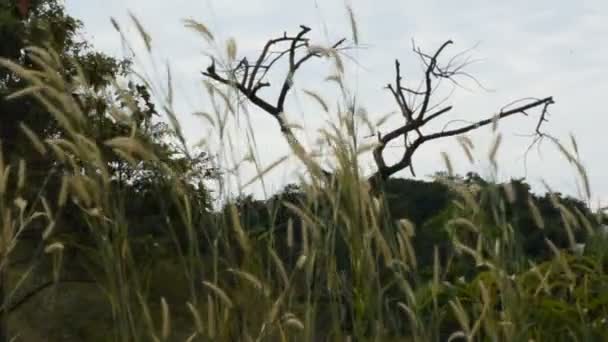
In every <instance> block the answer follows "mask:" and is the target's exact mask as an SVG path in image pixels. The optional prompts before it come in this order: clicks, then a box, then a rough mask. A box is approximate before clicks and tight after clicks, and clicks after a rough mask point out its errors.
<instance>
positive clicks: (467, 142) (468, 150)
mask: <svg viewBox="0 0 608 342" xmlns="http://www.w3.org/2000/svg"><path fill="white" fill-rule="evenodd" d="M456 140H457V141H458V144H459V145H460V147H462V150H463V151H464V153H465V154H466V156H467V159H468V160H469V162H470V163H471V164H474V163H475V158H473V152H472V150H473V142H472V141H471V139H470V138H469V137H467V136H465V135H461V136H458V137H456Z"/></svg>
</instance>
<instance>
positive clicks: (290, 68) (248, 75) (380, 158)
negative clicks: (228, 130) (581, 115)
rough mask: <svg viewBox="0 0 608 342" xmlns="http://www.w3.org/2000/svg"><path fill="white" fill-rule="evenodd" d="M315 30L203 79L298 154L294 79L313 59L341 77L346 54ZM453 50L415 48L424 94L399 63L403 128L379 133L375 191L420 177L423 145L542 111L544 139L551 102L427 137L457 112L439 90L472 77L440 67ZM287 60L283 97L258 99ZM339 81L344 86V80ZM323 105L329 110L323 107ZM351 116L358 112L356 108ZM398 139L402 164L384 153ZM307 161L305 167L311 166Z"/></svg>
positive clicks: (451, 66) (459, 67)
mask: <svg viewBox="0 0 608 342" xmlns="http://www.w3.org/2000/svg"><path fill="white" fill-rule="evenodd" d="M310 30H311V29H310V28H308V27H306V26H300V31H299V32H298V33H297V34H295V35H289V34H287V33H285V34H284V35H283V36H280V37H276V38H273V39H270V40H268V41H267V42H266V44H265V45H264V47H263V49H262V52H261V53H260V54H259V55H258V57H257V58H256V59H255V62H254V63H250V62H249V60H248V59H247V58H246V57H243V58H242V59H240V60H239V62H238V63H236V62H234V61H236V60H237V59H236V58H234V57H235V56H232V57H233V58H232V60H233V62H231V63H229V64H230V65H228V66H226V67H225V68H223V69H222V70H221V69H220V68H219V67H218V66H217V65H216V59H217V58H214V59H213V60H212V63H211V65H210V66H209V67H208V68H207V69H206V71H204V72H203V73H202V74H203V75H204V76H205V77H207V78H209V79H211V80H214V81H217V82H219V83H221V84H224V85H226V86H228V87H230V88H232V89H235V90H236V91H238V92H239V93H240V94H242V95H243V96H244V97H245V98H246V99H248V100H249V101H250V102H251V103H253V104H254V105H255V106H257V107H259V108H260V109H262V110H263V111H265V112H266V113H268V114H269V115H271V116H272V117H274V118H275V119H276V121H277V123H278V125H279V129H280V130H281V132H282V133H283V135H284V136H285V138H286V139H287V141H288V143H289V144H290V145H291V146H292V148H295V149H298V150H303V148H302V145H301V144H300V143H299V142H298V139H297V137H296V136H295V134H294V133H293V131H292V129H291V127H290V126H289V124H288V123H287V122H286V119H285V117H284V114H283V113H284V110H285V101H286V98H287V96H288V94H289V92H290V90H291V89H292V87H293V81H294V78H295V76H296V74H297V73H298V71H300V70H301V68H302V66H303V65H304V64H306V63H308V62H309V61H310V60H312V59H313V58H322V57H325V58H333V59H335V60H336V64H337V66H338V69H339V70H338V71H339V72H340V71H341V69H342V68H343V66H342V61H341V58H340V54H341V52H342V51H343V50H344V49H345V48H346V47H344V44H345V41H346V40H345V39H341V40H339V41H337V42H336V43H335V44H333V45H331V46H330V47H327V48H324V47H319V46H318V45H314V44H312V43H311V42H310V39H309V38H307V37H306V35H307V34H308V33H309V32H310ZM452 44H453V42H452V41H451V40H448V41H446V42H445V43H443V44H442V45H441V46H440V47H439V48H438V49H437V50H436V51H435V52H434V53H433V54H427V53H425V52H423V51H422V50H421V49H420V48H418V47H416V46H414V47H413V51H414V54H415V55H416V56H418V58H419V59H420V61H421V62H422V64H423V65H424V69H425V71H424V75H423V86H422V89H421V90H418V89H414V88H411V87H409V86H407V85H405V84H404V82H403V76H402V75H401V67H400V62H399V61H398V60H396V61H395V81H394V83H392V84H389V85H388V86H387V89H388V90H389V91H390V93H391V95H392V97H393V98H394V100H395V102H396V104H397V106H398V109H399V111H400V113H401V115H402V116H403V125H401V126H399V127H395V128H393V129H391V130H389V131H388V132H386V133H382V132H380V131H378V132H377V145H376V147H375V148H374V149H373V157H374V161H375V164H376V171H375V172H374V173H373V174H372V175H371V176H370V177H369V181H370V183H371V185H372V186H374V188H377V186H378V185H379V184H380V183H382V182H384V181H385V180H387V179H388V178H389V177H390V176H392V175H394V174H395V173H397V172H399V171H401V170H404V169H406V168H409V169H410V170H411V172H412V174H414V175H415V172H414V168H413V160H414V159H413V158H414V154H415V152H416V151H418V150H419V148H420V147H421V146H422V145H423V144H424V143H427V142H431V141H433V140H436V139H440V138H445V137H453V136H459V135H462V134H464V133H467V132H469V131H473V130H476V129H478V128H480V127H483V126H487V125H490V124H492V123H495V122H497V121H499V120H502V119H506V118H508V117H511V116H515V115H527V113H528V111H530V110H532V109H535V108H541V114H540V117H539V121H538V125H537V127H536V133H537V134H539V135H540V134H542V133H541V132H540V125H541V123H542V122H543V121H545V116H546V115H547V110H548V107H549V105H551V104H553V98H552V97H545V98H538V99H533V100H526V101H525V103H524V104H521V105H518V106H513V105H514V104H517V103H519V101H518V102H514V103H513V105H510V106H506V107H503V108H502V109H501V110H500V111H499V112H498V113H497V114H495V115H493V116H491V117H488V118H487V119H483V120H479V121H476V122H473V123H470V124H467V125H463V126H461V127H458V128H453V129H443V130H441V131H431V132H428V133H427V132H424V131H425V130H426V129H427V128H428V127H429V123H430V122H431V121H434V120H436V119H437V118H439V117H442V116H444V115H446V114H448V113H449V112H451V111H452V109H453V106H451V105H448V106H444V105H442V102H443V101H439V102H437V101H436V100H435V99H434V95H435V94H436V90H437V88H438V86H439V85H440V84H441V82H442V81H448V82H452V83H454V84H458V81H457V77H458V76H467V77H470V76H469V75H468V74H466V73H465V71H464V67H465V66H466V65H467V62H466V61H465V62H462V63H458V57H459V55H456V56H455V57H452V58H451V59H450V60H449V61H448V62H447V63H441V61H440V57H443V54H444V52H445V50H446V49H447V48H448V47H449V46H450V45H452ZM229 50H230V49H229ZM232 51H234V49H232ZM285 59H287V62H286V63H284V64H286V65H287V67H286V68H287V70H286V72H284V74H285V75H286V76H285V77H284V79H283V81H282V83H281V85H280V86H279V88H278V89H279V90H278V94H279V95H278V97H277V98H276V100H275V101H270V100H266V99H264V98H262V97H261V96H260V95H259V92H260V90H261V89H264V88H266V87H270V86H271V84H270V82H268V80H267V79H266V76H267V74H268V72H269V71H270V70H271V69H274V68H278V66H279V65H281V63H279V61H282V60H285ZM334 78H336V79H337V80H338V81H339V82H340V80H339V75H338V76H337V77H334ZM314 97H315V98H316V99H317V100H318V101H321V100H320V97H319V96H314ZM321 102H322V103H323V105H324V106H325V107H326V105H325V104H324V102H323V101H321ZM521 102H523V100H522V101H521ZM352 110H353V111H354V108H353V109H352ZM399 139H400V140H401V141H403V142H404V146H403V153H402V155H401V158H400V159H399V160H398V161H397V162H395V163H393V164H389V163H388V162H387V161H386V159H385V157H384V150H385V149H386V147H387V146H388V144H389V143H391V142H393V141H397V140H399ZM304 161H305V162H306V160H304Z"/></svg>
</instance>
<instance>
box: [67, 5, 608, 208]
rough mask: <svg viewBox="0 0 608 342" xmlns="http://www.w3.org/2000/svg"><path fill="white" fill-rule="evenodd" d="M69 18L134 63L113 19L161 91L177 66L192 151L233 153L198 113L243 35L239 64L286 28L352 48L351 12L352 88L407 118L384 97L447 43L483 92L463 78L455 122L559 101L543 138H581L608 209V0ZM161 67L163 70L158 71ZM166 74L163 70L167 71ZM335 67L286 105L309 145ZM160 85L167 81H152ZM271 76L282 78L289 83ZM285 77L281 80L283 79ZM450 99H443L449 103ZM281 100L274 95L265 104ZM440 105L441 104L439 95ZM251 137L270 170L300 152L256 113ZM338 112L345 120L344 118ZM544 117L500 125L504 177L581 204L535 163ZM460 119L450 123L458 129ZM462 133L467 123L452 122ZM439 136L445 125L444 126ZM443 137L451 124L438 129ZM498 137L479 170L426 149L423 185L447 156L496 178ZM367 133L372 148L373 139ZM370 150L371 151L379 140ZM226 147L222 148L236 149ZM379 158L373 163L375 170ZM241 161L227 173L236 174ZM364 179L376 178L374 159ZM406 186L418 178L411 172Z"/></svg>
mask: <svg viewBox="0 0 608 342" xmlns="http://www.w3.org/2000/svg"><path fill="white" fill-rule="evenodd" d="M65 2H66V6H67V9H68V12H69V13H70V14H71V15H73V16H75V17H77V18H79V19H81V20H82V21H83V22H84V27H85V29H84V36H83V37H84V38H85V39H87V40H88V41H90V42H91V43H92V44H93V45H94V46H95V47H96V48H98V49H100V50H102V51H105V52H107V53H109V54H111V55H114V56H117V57H121V56H123V57H124V56H128V53H127V49H126V48H125V44H124V43H122V42H121V39H120V36H119V34H118V33H117V32H116V30H115V29H114V28H113V26H112V24H111V22H110V18H111V17H112V18H115V20H116V21H117V22H118V23H119V25H120V26H121V28H123V30H124V31H125V35H126V37H127V40H128V41H129V43H130V44H131V45H132V46H133V49H134V50H135V52H136V56H137V62H138V65H139V66H140V67H141V69H140V70H145V71H146V72H148V73H149V75H153V76H150V77H152V78H153V79H158V80H159V82H163V81H162V80H163V79H166V76H165V74H164V71H162V72H157V73H156V74H154V70H162V68H159V65H160V66H162V65H164V63H168V64H169V65H170V66H171V70H172V74H173V77H172V78H173V82H174V85H175V108H176V110H177V112H178V113H179V114H178V117H179V119H180V122H181V124H182V127H183V130H184V133H185V135H186V137H187V139H188V141H189V142H190V143H192V144H195V143H196V142H198V141H200V140H201V139H205V140H207V141H208V142H209V145H208V146H209V149H210V150H211V151H212V152H213V151H215V152H217V151H219V150H220V146H221V145H222V144H221V143H220V142H219V141H218V139H217V138H216V136H217V134H215V132H214V131H213V130H212V129H211V127H210V126H209V124H207V123H206V122H205V121H204V120H201V119H200V118H199V117H196V116H194V115H192V113H194V112H199V111H202V112H209V111H211V105H210V101H209V98H208V97H207V96H206V95H205V91H204V87H203V82H202V81H203V76H202V75H201V73H200V71H202V70H204V69H205V68H206V67H207V66H208V64H209V58H208V57H207V54H208V53H209V52H210V51H224V50H223V49H224V46H225V44H224V43H225V42H226V41H227V40H228V39H229V38H234V39H235V41H236V43H237V50H238V55H239V56H248V57H249V59H250V60H253V59H254V57H255V56H257V54H256V53H258V52H259V51H260V50H261V48H262V47H263V45H264V43H265V42H266V40H268V39H270V38H273V37H277V36H281V35H282V34H283V32H284V31H288V32H297V31H298V29H299V25H306V26H309V27H310V28H312V31H311V33H310V38H311V39H312V41H313V43H315V44H319V45H323V46H327V45H330V44H332V43H333V42H335V41H337V40H339V39H340V38H343V37H345V38H347V39H351V40H352V30H351V25H350V21H349V16H348V12H347V10H346V7H347V6H350V7H351V8H352V10H353V13H354V15H355V18H356V22H357V31H358V37H359V45H358V46H357V47H356V48H354V49H350V50H348V51H345V54H347V55H348V56H347V57H345V58H344V61H345V63H346V65H347V66H346V67H347V73H346V74H347V82H346V84H347V87H348V88H349V89H350V90H351V92H352V93H353V94H356V97H357V102H358V103H359V104H360V106H362V107H363V108H365V110H366V111H367V113H368V114H369V116H370V117H371V118H372V119H378V118H380V117H382V116H383V115H385V114H387V113H390V112H392V111H395V110H396V109H397V107H396V104H395V103H394V101H393V100H392V98H391V96H390V93H389V92H388V91H387V90H386V89H385V88H384V87H385V86H386V85H387V84H388V83H389V82H392V81H393V79H394V67H393V66H394V60H395V59H396V58H398V59H399V60H400V62H401V64H402V68H403V74H404V78H405V79H406V81H407V82H411V83H408V84H410V85H412V86H414V87H415V86H416V85H417V84H418V82H419V81H420V79H421V76H422V69H421V66H420V63H419V60H418V59H417V57H416V56H415V55H414V54H413V53H412V41H414V42H415V43H416V44H417V45H418V46H420V47H421V48H422V49H423V50H425V51H429V52H432V51H434V49H436V48H437V47H438V46H440V45H441V43H443V42H444V41H446V40H448V39H451V40H453V41H454V45H453V46H451V47H450V48H449V50H448V51H446V55H454V54H457V53H459V52H462V51H465V50H468V49H470V51H469V52H468V53H467V55H469V56H471V57H472V58H473V59H474V60H475V63H473V64H472V65H470V66H469V67H468V68H467V72H468V73H469V74H471V75H473V76H474V77H475V78H476V79H477V80H478V81H479V82H480V83H481V84H482V87H480V86H478V85H477V84H476V83H475V82H472V81H470V80H468V79H462V80H461V82H462V85H463V86H462V88H456V89H454V92H453V93H452V96H451V97H450V99H449V100H448V102H446V104H450V105H453V106H454V109H453V112H452V113H450V114H449V115H451V116H450V119H454V120H468V121H475V120H479V119H482V118H486V117H489V116H491V115H492V114H493V113H495V112H496V111H497V110H499V109H500V108H502V107H503V106H504V105H506V104H508V103H510V102H512V101H514V100H517V99H521V98H526V97H538V98H541V97H546V96H553V97H554V99H555V102H556V103H555V104H554V105H553V106H552V107H551V109H550V117H549V122H547V123H544V126H543V127H544V130H545V131H546V132H547V133H550V134H551V135H553V136H556V137H558V138H559V139H562V141H563V142H564V143H565V144H566V145H568V146H571V145H570V135H573V136H574V137H575V138H576V142H577V145H578V151H579V155H580V158H581V161H582V163H583V165H584V166H585V167H586V169H587V172H588V174H589V178H590V182H591V188H592V200H593V201H594V203H592V204H593V205H596V204H597V203H596V202H597V201H601V203H603V205H606V204H608V177H606V176H605V175H606V174H608V162H607V159H606V152H605V151H604V150H605V148H606V145H608V144H607V143H608V132H606V128H608V112H607V110H606V108H605V106H604V105H603V101H602V99H603V98H605V96H607V94H608V60H607V58H608V45H607V44H606V37H608V24H606V23H608V2H606V1H605V0H593V1H591V0H589V1H586V0H579V1H566V0H539V1H534V2H531V1H520V0H513V1H501V2H489V1H484V0H470V1H441V2H440V1H405V0H401V1H398V0H383V1H369V0H352V1H343V0H298V1H291V0H257V1H256V0H247V1H243V0H238V1H237V0H196V1H195V0H172V1H157V0H85V1H83V0H66V1H65ZM129 13H133V14H134V15H135V16H136V17H137V18H138V20H139V21H140V22H141V24H142V25H143V26H144V27H145V29H146V31H147V32H148V33H149V34H150V36H151V39H152V40H151V44H152V53H151V55H152V56H153V57H151V58H149V57H148V56H147V52H146V50H145V48H144V46H143V44H141V39H139V36H138V35H137V31H136V30H135V28H134V25H133V22H132V20H131V19H130V18H129ZM185 18H192V19H195V20H197V21H200V22H202V23H204V24H205V25H206V26H207V27H208V28H209V29H210V31H211V32H212V33H213V34H214V36H215V41H216V42H217V46H216V47H215V49H216V50H213V49H214V47H210V46H209V44H208V43H207V42H206V41H205V40H204V39H203V38H202V37H201V36H199V35H196V34H195V33H193V32H192V31H190V30H188V29H186V28H185V27H184V25H183V22H182V20H183V19H185ZM151 61H154V63H153V62H151ZM155 66H156V68H157V69H155ZM332 68H333V66H332V63H331V62H329V61H323V60H319V61H314V62H312V63H310V65H308V66H306V68H305V69H303V70H302V71H303V72H302V73H301V74H299V75H297V76H296V79H295V83H294V91H292V94H291V95H290V97H289V99H288V101H287V108H286V115H287V117H288V119H289V120H290V121H291V122H294V123H297V124H299V125H301V126H302V127H303V128H304V129H303V130H302V131H301V133H298V134H299V137H300V138H301V139H302V140H303V141H304V143H305V144H307V145H312V144H314V142H315V140H316V138H317V137H318V133H317V132H318V129H319V128H322V127H327V121H328V120H330V121H331V120H334V119H335V115H334V114H329V115H328V114H326V113H324V112H323V111H322V110H321V109H320V108H319V107H318V106H316V105H315V104H314V103H312V102H311V100H310V98H308V97H306V96H305V95H303V92H302V91H303V90H304V89H308V90H315V91H319V92H320V93H321V94H323V96H325V97H326V100H327V101H328V102H329V103H330V104H332V108H333V109H334V110H333V112H335V108H336V106H335V105H333V104H335V103H337V102H338V100H339V93H338V92H337V91H335V89H333V88H330V87H329V86H328V84H327V82H324V78H325V77H326V76H328V75H329V74H331V73H333V72H334V71H333V69H332ZM154 75H156V76H154ZM273 77H278V76H277V75H275V76H273ZM271 80H275V84H277V83H276V81H277V80H276V79H271ZM450 90H451V89H450V88H449V87H448V88H447V90H445V92H446V94H447V93H448V92H449V91H450ZM261 94H262V95H263V96H264V97H266V98H268V99H274V96H275V93H274V92H273V91H272V90H269V91H266V92H264V93H261ZM439 94H441V93H439ZM249 109H250V111H249V114H250V115H249V118H250V122H251V128H252V131H253V132H255V140H256V143H257V146H258V149H257V154H256V156H257V157H258V159H259V161H260V164H261V165H262V166H261V167H264V166H268V165H270V164H272V162H273V161H275V160H277V159H278V158H280V157H281V156H283V155H287V154H289V148H288V146H287V143H286V142H285V140H284V138H283V136H282V135H281V133H280V131H279V129H278V126H277V124H276V122H275V121H274V119H273V118H271V117H270V116H269V115H268V114H266V113H263V112H261V111H259V110H257V109H256V108H253V107H251V108H249ZM331 115H334V117H333V119H332V116H331ZM537 115H538V113H530V116H529V117H524V116H521V117H512V118H510V119H507V120H504V122H501V123H500V125H499V131H500V132H501V134H502V140H501V141H502V142H501V145H500V149H499V153H498V165H499V168H498V174H497V177H498V180H508V179H509V178H520V177H526V178H527V179H528V181H529V182H530V183H531V184H533V186H534V189H536V190H537V191H543V187H542V186H541V184H542V182H543V181H544V182H546V183H547V184H549V185H550V187H551V188H552V189H554V190H557V191H560V192H563V193H566V194H571V195H577V194H579V193H580V190H579V189H580V181H579V180H578V179H579V178H578V177H577V173H576V171H575V168H574V167H572V165H570V164H568V162H567V161H566V160H565V159H564V158H563V156H561V155H560V153H559V152H558V151H557V149H556V148H555V147H554V146H552V145H551V144H550V143H544V144H542V145H541V147H540V149H533V150H531V151H530V153H528V154H527V155H526V154H525V152H526V149H527V147H528V146H529V144H530V143H531V141H532V140H531V138H530V137H529V136H526V135H529V134H530V133H532V132H533V131H534V128H535V125H536V120H537V118H538V117H537ZM446 120H447V121H449V119H446ZM246 122H247V120H244V119H242V118H241V117H240V116H239V117H235V118H233V119H232V120H230V123H229V129H228V131H229V132H230V134H231V136H232V137H233V138H234V148H233V149H232V150H231V153H230V154H231V155H233V156H235V159H236V160H240V159H239V157H243V156H245V155H246V154H247V153H248V150H247V148H246V146H247V145H248V144H249V143H248V141H247V139H245V138H243V137H246V136H247V125H246ZM397 124H399V118H398V116H393V117H391V119H390V120H389V121H388V122H387V123H385V124H384V125H382V126H381V127H380V128H379V129H380V130H381V131H387V130H388V129H389V128H390V127H396V126H394V125H397ZM452 125H454V126H449V127H454V128H455V127H458V126H457V125H458V121H456V122H455V123H452ZM437 128H438V127H435V129H437ZM439 129H440V127H439ZM493 134H494V133H493V132H492V131H491V129H490V128H484V129H481V130H478V131H476V132H473V133H471V134H468V136H469V137H470V138H471V139H472V140H473V142H474V145H475V152H474V155H475V163H473V164H471V163H470V162H468V161H467V158H466V157H465V155H464V153H463V152H462V150H461V149H460V147H459V145H458V144H457V143H456V139H454V138H446V139H444V140H441V141H436V142H434V143H431V144H428V146H424V147H423V148H421V149H420V150H419V151H418V152H417V154H416V155H415V157H414V160H415V166H416V171H417V175H418V177H420V178H422V179H424V178H425V176H428V175H431V174H433V173H435V172H436V171H442V170H445V164H444V162H443V159H442V157H441V153H442V152H446V153H448V155H450V157H451V160H452V163H453V166H454V170H455V171H456V172H459V173H461V174H462V173H466V172H468V171H476V172H478V173H480V174H482V175H486V176H487V175H489V174H490V168H489V163H488V162H487V160H488V158H487V153H488V152H487V151H488V149H489V148H490V145H492V142H493V139H494V135H493ZM364 135H365V134H364V133H362V134H361V137H360V139H361V141H362V142H365V139H364ZM368 142H371V141H368ZM227 145H228V144H227V143H226V140H224V141H223V148H227ZM387 151H388V152H387V154H388V155H389V156H388V157H389V159H390V158H391V156H392V157H393V158H395V157H396V156H398V153H399V151H400V149H399V148H398V146H397V147H395V148H389V149H387ZM365 158H367V159H365ZM228 164H229V161H223V162H222V165H225V166H226V167H228ZM362 164H363V165H362V168H363V169H364V170H365V171H366V172H368V173H369V172H371V171H373V163H372V161H371V159H370V158H369V156H366V157H364V158H363V161H362ZM301 172H302V167H301V165H300V164H299V163H298V161H297V160H296V159H295V158H291V159H289V161H288V162H287V163H285V164H282V165H281V166H280V167H278V168H276V169H274V170H273V171H272V172H270V173H269V174H268V175H267V176H266V177H265V181H266V182H265V185H264V187H262V185H261V184H259V183H255V184H254V185H252V186H251V187H249V188H247V189H245V192H253V193H255V194H257V195H260V196H263V195H264V193H265V192H264V191H263V188H266V189H267V191H268V193H272V192H274V191H277V190H279V189H280V188H281V187H282V186H283V185H285V184H286V183H287V182H290V181H294V180H295V179H296V178H297V175H299V174H301ZM238 174H239V175H240V176H241V178H243V179H249V178H252V177H254V176H255V174H256V172H255V168H254V167H253V165H245V166H243V167H242V168H240V169H239V171H238ZM398 175H399V176H411V175H410V174H409V173H406V172H403V173H400V174H398Z"/></svg>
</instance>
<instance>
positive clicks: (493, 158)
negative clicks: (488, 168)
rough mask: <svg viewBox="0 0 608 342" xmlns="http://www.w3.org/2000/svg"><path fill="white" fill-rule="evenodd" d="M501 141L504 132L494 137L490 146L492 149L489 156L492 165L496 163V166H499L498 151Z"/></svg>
mask: <svg viewBox="0 0 608 342" xmlns="http://www.w3.org/2000/svg"><path fill="white" fill-rule="evenodd" d="M501 141H502V134H500V133H499V134H497V135H496V136H495V137H494V142H493V143H492V145H491V146H490V150H489V152H488V158H489V159H490V161H491V162H492V165H494V167H496V166H497V164H496V153H497V152H498V148H499V147H500V143H501Z"/></svg>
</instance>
